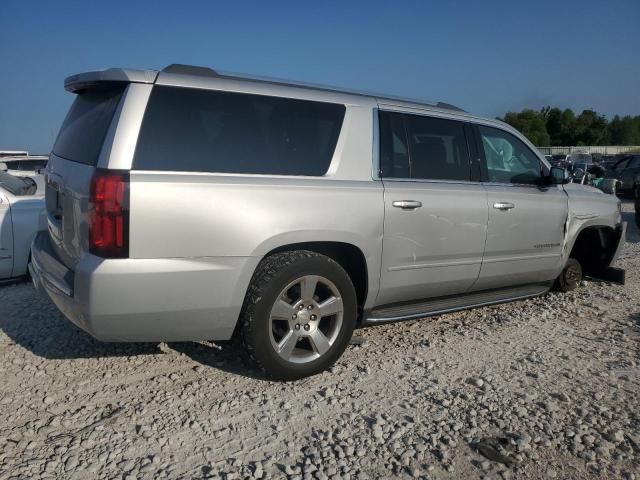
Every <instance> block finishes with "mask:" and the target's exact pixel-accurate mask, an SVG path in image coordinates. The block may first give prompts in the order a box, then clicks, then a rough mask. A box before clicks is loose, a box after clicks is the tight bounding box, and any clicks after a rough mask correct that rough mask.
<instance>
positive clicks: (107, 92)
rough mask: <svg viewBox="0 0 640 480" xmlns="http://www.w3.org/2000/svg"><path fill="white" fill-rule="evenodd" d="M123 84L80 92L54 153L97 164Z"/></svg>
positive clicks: (55, 145)
mask: <svg viewBox="0 0 640 480" xmlns="http://www.w3.org/2000/svg"><path fill="white" fill-rule="evenodd" d="M124 88H125V87H124V86H121V87H107V88H100V89H91V90H87V91H85V92H82V93H79V94H78V96H77V97H76V99H75V101H74V102H73V104H72V105H71V108H70V109H69V113H68V114H67V116H66V118H65V119H64V122H63V123H62V127H60V133H58V138H57V139H56V143H55V144H54V146H53V153H54V154H56V155H57V156H58V157H62V158H65V159H67V160H72V161H74V162H80V163H84V164H86V165H93V166H95V165H97V164H98V157H99V156H100V151H101V150H102V144H103V143H104V139H105V137H106V136H107V131H108V130H109V126H110V125H111V120H113V115H114V114H115V112H116V109H117V108H118V103H119V102H120V98H121V97H122V93H123V92H124Z"/></svg>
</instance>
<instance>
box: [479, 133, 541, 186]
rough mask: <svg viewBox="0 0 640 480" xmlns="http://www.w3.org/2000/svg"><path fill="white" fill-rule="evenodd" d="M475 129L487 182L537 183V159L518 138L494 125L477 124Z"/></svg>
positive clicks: (538, 168) (538, 179)
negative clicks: (481, 149) (485, 169)
mask: <svg viewBox="0 0 640 480" xmlns="http://www.w3.org/2000/svg"><path fill="white" fill-rule="evenodd" d="M478 130H479V131H480V137H481V139H482V147H483V149H484V157H485V162H486V168H487V177H488V178H487V180H488V181H489V182H497V183H514V184H525V185H537V184H539V183H540V181H541V179H542V170H541V165H540V160H539V159H538V157H537V156H536V155H535V154H534V153H533V152H532V151H531V150H530V149H529V147H527V146H526V145H525V144H524V143H523V142H522V141H521V140H519V139H518V138H516V137H515V136H513V135H511V134H510V133H508V132H505V131H503V130H499V129H497V128H491V127H485V126H482V125H478Z"/></svg>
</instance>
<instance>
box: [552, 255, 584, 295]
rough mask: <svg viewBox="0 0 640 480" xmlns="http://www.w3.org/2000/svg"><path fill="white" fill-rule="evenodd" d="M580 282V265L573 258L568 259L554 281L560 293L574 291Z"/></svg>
mask: <svg viewBox="0 0 640 480" xmlns="http://www.w3.org/2000/svg"><path fill="white" fill-rule="evenodd" d="M581 281H582V265H580V262H579V261H578V260H576V259H575V258H570V259H569V260H568V261H567V264H566V265H565V267H564V268H563V269H562V272H561V273H560V276H558V278H557V280H556V287H557V289H558V290H560V291H562V292H571V291H572V290H575V289H576V287H577V286H578V285H580V282H581Z"/></svg>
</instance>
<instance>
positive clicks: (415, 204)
mask: <svg viewBox="0 0 640 480" xmlns="http://www.w3.org/2000/svg"><path fill="white" fill-rule="evenodd" d="M392 205H393V206H394V207H396V208H401V209H403V210H415V209H416V208H420V207H421V206H422V202H419V201H417V200H396V201H395V202H393V203H392Z"/></svg>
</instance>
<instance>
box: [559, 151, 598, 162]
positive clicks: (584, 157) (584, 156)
mask: <svg viewBox="0 0 640 480" xmlns="http://www.w3.org/2000/svg"><path fill="white" fill-rule="evenodd" d="M565 163H566V164H567V165H575V164H586V165H591V164H592V163H593V158H592V157H591V154H589V153H581V152H574V153H570V154H569V155H567V156H566V158H565Z"/></svg>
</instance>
